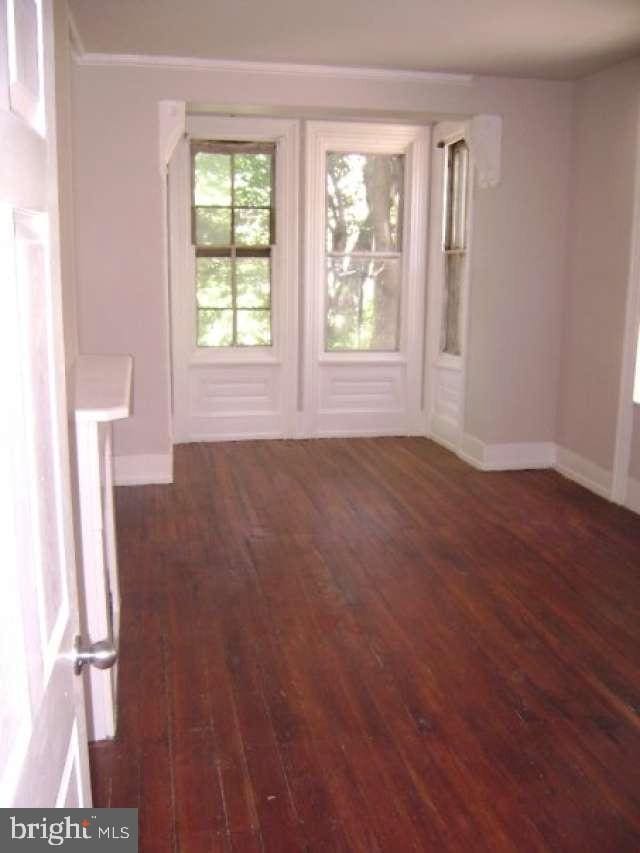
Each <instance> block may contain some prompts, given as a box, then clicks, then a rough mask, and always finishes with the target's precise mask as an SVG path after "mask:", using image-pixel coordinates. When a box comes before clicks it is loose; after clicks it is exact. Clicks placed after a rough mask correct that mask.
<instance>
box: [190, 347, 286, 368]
mask: <svg viewBox="0 0 640 853" xmlns="http://www.w3.org/2000/svg"><path fill="white" fill-rule="evenodd" d="M250 364H266V365H274V366H275V365H278V364H282V359H281V358H280V355H279V354H278V353H276V352H274V351H273V350H272V349H271V348H270V347H268V348H267V347H251V348H249V347H247V348H246V349H223V348H222V347H221V348H220V349H217V348H215V347H212V348H211V349H205V348H204V347H202V348H200V349H197V350H195V351H193V352H192V353H191V357H190V359H189V367H219V366H221V365H224V366H225V367H227V366H232V365H250Z"/></svg>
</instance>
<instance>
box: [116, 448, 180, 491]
mask: <svg viewBox="0 0 640 853" xmlns="http://www.w3.org/2000/svg"><path fill="white" fill-rule="evenodd" d="M113 471H114V480H115V484H116V486H145V485H150V484H152V483H173V451H171V452H170V453H156V454H140V455H135V456H114V458H113Z"/></svg>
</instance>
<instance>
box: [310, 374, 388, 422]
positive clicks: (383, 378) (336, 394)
mask: <svg viewBox="0 0 640 853" xmlns="http://www.w3.org/2000/svg"><path fill="white" fill-rule="evenodd" d="M320 377H321V389H320V411H321V412H322V413H325V414H326V413H329V412H345V411H352V412H355V411H358V412H370V413H371V414H374V413H376V412H398V411H402V410H403V408H404V377H403V370H402V369H401V368H396V369H395V370H393V371H391V370H383V369H381V368H376V367H359V368H345V367H323V368H322V370H321V374H320Z"/></svg>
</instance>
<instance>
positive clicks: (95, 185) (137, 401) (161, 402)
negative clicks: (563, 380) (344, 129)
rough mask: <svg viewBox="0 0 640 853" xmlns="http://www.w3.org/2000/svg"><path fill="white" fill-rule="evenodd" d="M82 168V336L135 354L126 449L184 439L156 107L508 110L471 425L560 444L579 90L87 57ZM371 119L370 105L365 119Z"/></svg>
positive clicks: (77, 158) (163, 448) (77, 108)
mask: <svg viewBox="0 0 640 853" xmlns="http://www.w3.org/2000/svg"><path fill="white" fill-rule="evenodd" d="M73 92H74V135H73V146H74V177H75V212H76V246H77V269H78V281H79V326H80V346H81V349H82V350H84V351H91V352H130V353H132V354H133V355H134V357H135V363H136V372H135V380H134V416H133V418H131V419H130V420H129V421H127V422H125V423H123V424H120V425H118V429H117V430H116V451H117V453H118V454H120V455H123V454H158V453H164V452H167V451H168V449H169V446H170V424H169V404H168V399H169V393H170V377H169V373H168V363H169V360H168V336H167V322H166V316H165V299H166V295H165V293H164V292H163V279H162V269H163V258H162V243H161V234H162V228H161V223H162V217H163V215H164V212H163V211H162V210H161V209H160V207H161V201H160V199H161V193H160V183H159V173H158V164H157V104H158V101H159V100H161V99H167V98H173V99H178V100H187V101H190V102H197V103H210V104H229V105H230V110H231V109H232V105H244V106H254V107H256V108H257V109H258V110H261V111H264V110H268V109H269V108H278V107H290V110H289V112H290V114H292V115H295V114H296V112H299V108H297V107H296V105H300V104H304V105H305V109H309V108H317V109H318V110H320V111H322V112H324V113H325V114H327V115H331V114H333V113H335V112H336V111H337V110H344V111H345V112H346V113H349V114H351V115H352V116H356V115H358V113H359V112H360V111H376V112H378V113H380V114H381V117H382V114H383V113H384V114H385V116H386V117H389V115H390V114H392V113H395V114H399V113H403V114H404V115H405V117H407V118H408V117H411V119H412V120H413V121H420V120H428V119H429V118H430V117H433V115H442V114H449V115H470V114H474V113H480V112H488V113H500V114H502V115H503V117H504V138H503V170H502V174H503V181H502V185H501V186H500V187H499V188H498V189H495V190H484V191H476V201H475V228H474V233H473V253H474V254H473V257H474V263H473V268H472V276H471V317H472V320H471V330H470V335H471V339H470V340H471V345H470V371H469V391H468V405H467V423H466V430H467V431H468V432H471V433H472V434H473V435H475V436H476V437H478V438H479V439H481V440H482V441H485V442H500V441H510V442H518V441H523V442H524V441H548V440H551V439H553V437H554V431H555V423H556V401H557V396H556V384H557V376H558V364H559V355H560V323H559V320H560V314H561V311H560V306H561V295H562V290H563V277H564V257H563V253H564V248H565V244H566V234H567V197H568V192H567V181H568V172H569V163H570V157H569V153H570V138H571V137H570V128H571V95H572V86H571V84H568V83H553V82H542V81H525V80H506V79H497V78H476V79H475V80H474V81H473V82H472V83H471V84H470V85H461V86H460V85H448V84H444V83H440V82H438V83H434V82H430V81H424V80H422V81H407V80H379V79H377V80H368V79H353V78H348V79H344V80H335V79H331V78H326V77H321V76H318V77H308V76H300V75H296V74H264V73H262V74H257V73H245V72H239V71H229V70H214V69H209V70H196V69H192V68H174V69H172V68H167V67H161V66H158V67H151V68H149V67H146V68H142V67H141V68H137V67H118V66H110V67H109V66H107V67H100V66H94V65H79V66H77V67H76V68H75V71H74V81H73ZM367 117H368V118H370V115H368V116H367Z"/></svg>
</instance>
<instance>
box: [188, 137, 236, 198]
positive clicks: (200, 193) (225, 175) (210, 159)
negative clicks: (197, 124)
mask: <svg viewBox="0 0 640 853" xmlns="http://www.w3.org/2000/svg"><path fill="white" fill-rule="evenodd" d="M193 167H194V177H195V180H194V203H195V205H196V206H202V207H205V206H209V205H218V206H223V207H225V206H229V205H230V204H231V157H230V156H229V155H228V154H209V153H208V152H206V151H198V152H197V153H196V155H195V157H194V163H193Z"/></svg>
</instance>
